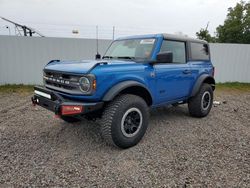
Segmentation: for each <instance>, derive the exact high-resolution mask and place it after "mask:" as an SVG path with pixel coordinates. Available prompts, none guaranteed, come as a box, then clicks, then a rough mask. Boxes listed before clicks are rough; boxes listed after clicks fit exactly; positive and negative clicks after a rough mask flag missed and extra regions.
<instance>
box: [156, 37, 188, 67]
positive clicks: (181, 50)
mask: <svg viewBox="0 0 250 188" xmlns="http://www.w3.org/2000/svg"><path fill="white" fill-rule="evenodd" d="M185 46H186V45H185V42H179V41H170V40H164V41H163V42H162V45H161V50H160V52H168V51H170V52H172V53H173V62H174V63H186V47H185Z"/></svg>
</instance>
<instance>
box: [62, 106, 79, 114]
mask: <svg viewBox="0 0 250 188" xmlns="http://www.w3.org/2000/svg"><path fill="white" fill-rule="evenodd" d="M61 110H62V111H61V112H62V115H72V114H80V113H81V112H82V111H83V106H73V105H70V106H68V105H63V106H62V107H61Z"/></svg>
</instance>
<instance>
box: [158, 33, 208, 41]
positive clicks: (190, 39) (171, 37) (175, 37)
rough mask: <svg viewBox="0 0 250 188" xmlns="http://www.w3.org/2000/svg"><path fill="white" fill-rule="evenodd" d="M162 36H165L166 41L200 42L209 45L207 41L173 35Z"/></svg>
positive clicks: (165, 34) (164, 34)
mask: <svg viewBox="0 0 250 188" xmlns="http://www.w3.org/2000/svg"><path fill="white" fill-rule="evenodd" d="M162 35H163V37H164V39H169V40H177V41H189V42H198V43H203V44H207V41H205V40H200V39H195V38H191V37H186V36H182V35H173V34H167V33H163V34H162Z"/></svg>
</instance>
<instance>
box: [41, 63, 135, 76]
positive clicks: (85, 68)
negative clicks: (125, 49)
mask: <svg viewBox="0 0 250 188" xmlns="http://www.w3.org/2000/svg"><path fill="white" fill-rule="evenodd" d="M134 63H136V62H134V61H127V60H125V61H122V60H84V61H54V62H51V63H48V64H47V65H46V66H45V67H44V70H49V71H56V72H65V73H74V74H86V73H89V72H90V71H91V70H93V69H94V68H95V67H96V66H98V65H100V66H105V65H113V64H120V65H122V64H134Z"/></svg>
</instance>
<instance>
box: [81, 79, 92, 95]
mask: <svg viewBox="0 0 250 188" xmlns="http://www.w3.org/2000/svg"><path fill="white" fill-rule="evenodd" d="M79 85H80V90H81V91H82V92H84V93H86V92H88V91H89V90H90V88H91V84H90V80H89V79H88V78H87V77H81V78H80V79H79Z"/></svg>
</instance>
